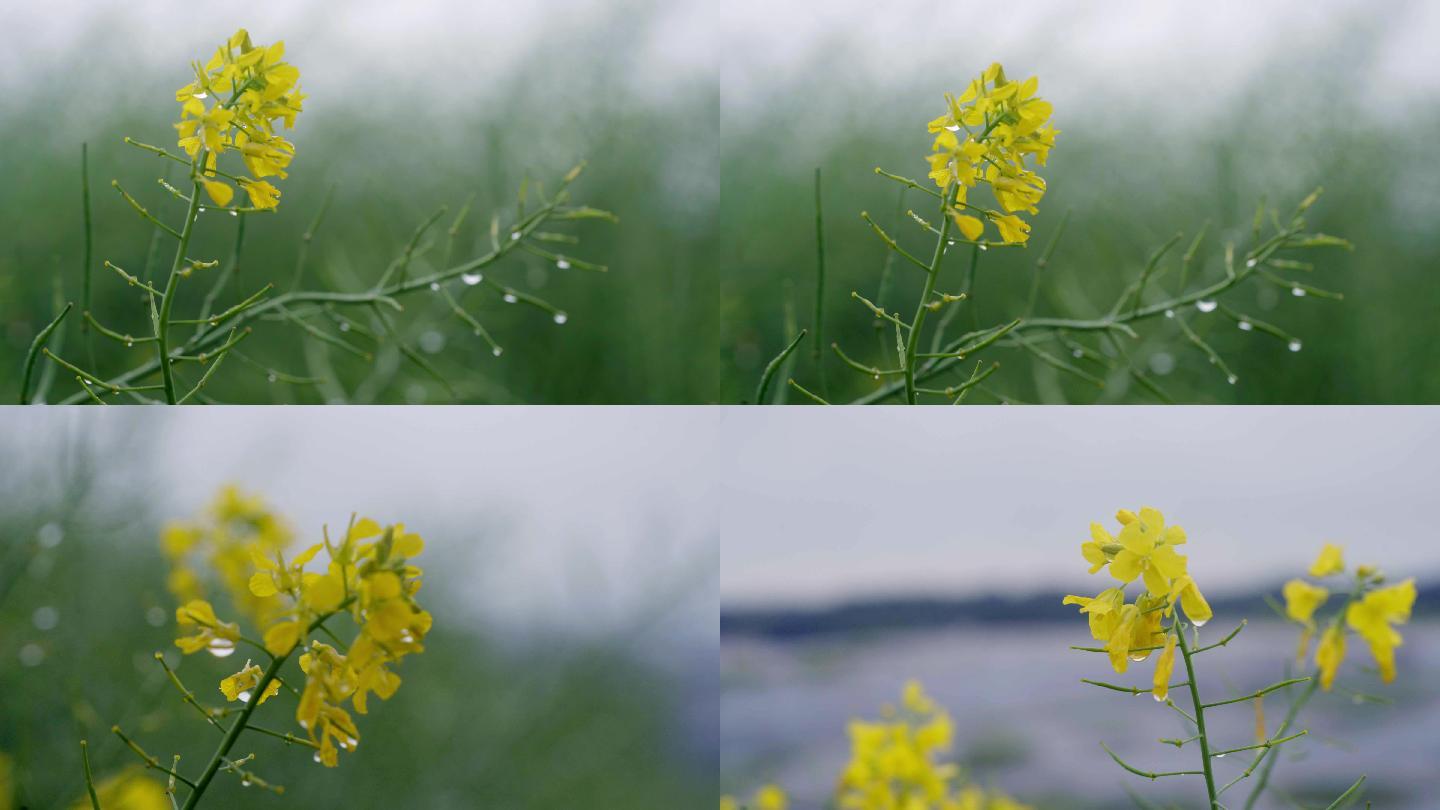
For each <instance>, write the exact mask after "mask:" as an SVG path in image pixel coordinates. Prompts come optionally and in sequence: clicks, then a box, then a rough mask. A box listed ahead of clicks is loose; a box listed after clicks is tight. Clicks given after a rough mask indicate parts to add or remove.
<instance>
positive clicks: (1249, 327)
mask: <svg viewBox="0 0 1440 810" xmlns="http://www.w3.org/2000/svg"><path fill="white" fill-rule="evenodd" d="M1235 325H1236V326H1238V327H1240V331H1241V332H1253V331H1254V330H1255V324H1253V323H1250V322H1249V321H1240V322H1239V323H1237V324H1235Z"/></svg>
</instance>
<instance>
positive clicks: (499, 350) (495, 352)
mask: <svg viewBox="0 0 1440 810" xmlns="http://www.w3.org/2000/svg"><path fill="white" fill-rule="evenodd" d="M475 334H477V335H478V334H480V333H479V332H476V333H475ZM490 353H491V354H493V355H494V356H496V357H499V356H500V355H502V354H504V353H505V350H504V349H502V348H500V347H499V346H496V347H495V348H493V349H491V350H490Z"/></svg>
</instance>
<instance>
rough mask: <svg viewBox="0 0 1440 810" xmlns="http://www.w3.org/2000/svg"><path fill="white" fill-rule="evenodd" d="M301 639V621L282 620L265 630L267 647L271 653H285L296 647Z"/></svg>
mask: <svg viewBox="0 0 1440 810" xmlns="http://www.w3.org/2000/svg"><path fill="white" fill-rule="evenodd" d="M299 641H300V623H299V622H295V621H286V622H280V623H279V624H277V625H275V626H274V627H271V628H270V629H269V630H266V631H265V649H267V650H269V651H270V653H271V655H285V654H286V653H288V652H290V651H291V650H293V649H295V645H296V644H297V643H298V642H299Z"/></svg>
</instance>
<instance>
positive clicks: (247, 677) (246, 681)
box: [220, 661, 280, 704]
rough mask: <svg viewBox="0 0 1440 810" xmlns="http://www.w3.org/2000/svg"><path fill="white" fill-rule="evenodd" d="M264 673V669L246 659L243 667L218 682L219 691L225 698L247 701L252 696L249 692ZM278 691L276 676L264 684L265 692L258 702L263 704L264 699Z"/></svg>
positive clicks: (278, 684)
mask: <svg viewBox="0 0 1440 810" xmlns="http://www.w3.org/2000/svg"><path fill="white" fill-rule="evenodd" d="M264 675H265V672H264V670H262V669H260V667H257V666H255V665H254V664H251V663H250V662H249V661H246V662H245V668H244V669H242V670H240V671H239V672H237V673H235V674H234V675H231V676H230V677H228V678H226V679H225V680H223V681H221V682H220V691H221V692H223V693H224V694H225V699H226V700H230V701H235V700H239V701H242V702H245V703H249V702H250V698H251V697H252V695H251V693H253V692H254V691H255V687H257V686H259V685H260V679H261V678H262V677H264ZM279 691H280V680H279V679H278V678H275V679H272V680H271V681H270V683H268V684H266V685H265V692H264V694H262V695H260V703H261V704H264V703H265V701H266V700H268V699H270V697H272V696H273V695H275V694H276V693H277V692H279Z"/></svg>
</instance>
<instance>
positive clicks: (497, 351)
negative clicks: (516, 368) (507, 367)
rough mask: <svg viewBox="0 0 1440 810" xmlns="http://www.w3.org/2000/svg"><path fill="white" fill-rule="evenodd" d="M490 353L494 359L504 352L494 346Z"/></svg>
mask: <svg viewBox="0 0 1440 810" xmlns="http://www.w3.org/2000/svg"><path fill="white" fill-rule="evenodd" d="M490 353H491V354H493V355H495V356H496V357H499V356H500V355H502V354H504V353H505V350H504V349H502V348H500V347H499V346H496V347H495V348H493V349H491V350H490Z"/></svg>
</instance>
